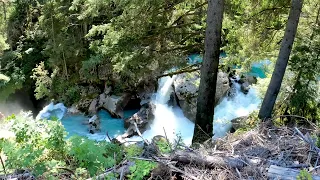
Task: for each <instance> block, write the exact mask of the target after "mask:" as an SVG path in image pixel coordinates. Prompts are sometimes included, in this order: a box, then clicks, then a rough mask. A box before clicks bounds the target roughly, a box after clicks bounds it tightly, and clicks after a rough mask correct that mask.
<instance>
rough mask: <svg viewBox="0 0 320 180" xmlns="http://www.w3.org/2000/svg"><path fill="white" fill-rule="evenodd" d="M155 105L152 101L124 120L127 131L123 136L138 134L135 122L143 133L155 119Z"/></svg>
mask: <svg viewBox="0 0 320 180" xmlns="http://www.w3.org/2000/svg"><path fill="white" fill-rule="evenodd" d="M154 109H155V105H154V104H152V103H148V104H145V105H144V106H142V107H141V109H140V110H139V111H138V112H137V113H135V114H134V115H133V116H131V117H130V118H127V119H126V120H125V121H124V127H125V128H127V131H126V133H125V134H124V135H122V137H131V136H134V135H137V132H136V127H135V123H136V124H137V127H138V128H139V131H140V132H141V133H143V132H145V131H146V130H147V127H148V126H147V125H148V124H149V123H150V122H151V121H152V120H153V119H154V114H153V112H154Z"/></svg>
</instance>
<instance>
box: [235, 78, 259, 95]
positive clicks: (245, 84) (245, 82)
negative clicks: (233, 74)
mask: <svg viewBox="0 0 320 180" xmlns="http://www.w3.org/2000/svg"><path fill="white" fill-rule="evenodd" d="M257 82H258V80H257V78H256V77H254V76H250V75H246V76H242V77H241V78H240V80H239V84H241V91H242V92H243V93H244V94H247V93H248V92H249V90H250V85H252V84H256V83H257Z"/></svg>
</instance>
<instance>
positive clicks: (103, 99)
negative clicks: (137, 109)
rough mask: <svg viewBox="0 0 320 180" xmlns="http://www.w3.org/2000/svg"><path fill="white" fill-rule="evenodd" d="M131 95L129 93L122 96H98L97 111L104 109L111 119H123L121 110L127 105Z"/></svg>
mask: <svg viewBox="0 0 320 180" xmlns="http://www.w3.org/2000/svg"><path fill="white" fill-rule="evenodd" d="M131 97H132V95H131V94H130V93H124V94H123V95H122V96H115V95H111V96H110V95H106V94H105V93H103V94H100V96H99V101H98V103H97V104H98V109H99V108H103V109H106V110H107V111H108V112H109V113H110V115H111V116H112V117H115V118H123V117H124V112H123V109H124V108H125V107H126V105H127V104H128V103H129V101H130V99H131Z"/></svg>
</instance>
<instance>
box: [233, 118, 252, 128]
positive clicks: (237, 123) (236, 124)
mask: <svg viewBox="0 0 320 180" xmlns="http://www.w3.org/2000/svg"><path fill="white" fill-rule="evenodd" d="M247 119H248V116H241V117H237V118H235V119H232V120H231V124H232V128H233V130H234V131H236V130H237V129H240V128H244V127H245V126H246V120H247Z"/></svg>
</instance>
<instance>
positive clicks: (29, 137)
mask: <svg viewBox="0 0 320 180" xmlns="http://www.w3.org/2000/svg"><path fill="white" fill-rule="evenodd" d="M7 120H9V121H10V122H12V123H13V125H12V126H11V128H10V130H12V131H13V132H14V133H15V136H16V137H15V140H14V141H13V140H6V141H5V145H4V146H3V153H4V154H5V155H6V156H7V160H6V166H7V168H9V169H32V170H33V172H34V173H35V174H36V175H41V174H43V173H44V172H52V173H53V170H54V169H55V168H56V167H58V166H61V165H65V162H64V157H65V154H66V149H65V146H66V142H65V140H64V138H65V135H66V133H65V131H64V128H63V126H62V125H61V123H60V122H59V121H36V120H34V119H33V118H31V117H29V116H28V115H27V114H25V115H19V116H11V117H9V118H7Z"/></svg>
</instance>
